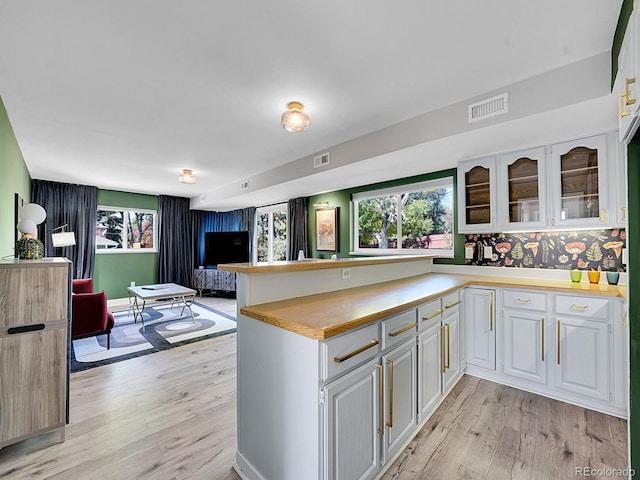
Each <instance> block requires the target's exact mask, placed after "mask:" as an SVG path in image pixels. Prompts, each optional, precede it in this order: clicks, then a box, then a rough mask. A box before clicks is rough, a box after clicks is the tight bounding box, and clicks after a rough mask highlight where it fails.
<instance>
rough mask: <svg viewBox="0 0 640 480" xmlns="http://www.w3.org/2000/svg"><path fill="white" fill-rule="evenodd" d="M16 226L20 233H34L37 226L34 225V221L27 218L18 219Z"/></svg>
mask: <svg viewBox="0 0 640 480" xmlns="http://www.w3.org/2000/svg"><path fill="white" fill-rule="evenodd" d="M16 228H17V229H18V230H19V231H20V232H22V233H34V232H35V231H36V229H37V228H38V227H37V226H36V222H34V221H33V220H29V219H28V218H27V219H24V220H20V221H19V222H18V225H16Z"/></svg>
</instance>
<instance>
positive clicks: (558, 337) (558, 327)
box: [558, 320, 560, 365]
mask: <svg viewBox="0 0 640 480" xmlns="http://www.w3.org/2000/svg"><path fill="white" fill-rule="evenodd" d="M558 365H560V320H558Z"/></svg>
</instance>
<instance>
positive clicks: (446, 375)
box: [442, 310, 462, 395]
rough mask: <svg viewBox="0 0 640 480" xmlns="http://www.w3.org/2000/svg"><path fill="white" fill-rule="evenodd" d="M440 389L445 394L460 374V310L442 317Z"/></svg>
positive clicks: (456, 381)
mask: <svg viewBox="0 0 640 480" xmlns="http://www.w3.org/2000/svg"><path fill="white" fill-rule="evenodd" d="M442 348H443V353H442V358H443V361H444V365H443V369H442V370H443V372H442V375H443V378H442V383H443V385H442V389H443V391H444V394H445V395H446V394H447V393H448V392H449V391H450V390H451V389H452V388H453V387H454V386H455V384H456V383H458V380H459V379H460V377H461V376H462V370H461V368H460V311H459V310H456V311H454V312H452V313H451V314H450V315H449V316H447V317H445V318H443V319H442Z"/></svg>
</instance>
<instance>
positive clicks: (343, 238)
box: [307, 168, 464, 264]
mask: <svg viewBox="0 0 640 480" xmlns="http://www.w3.org/2000/svg"><path fill="white" fill-rule="evenodd" d="M451 176H453V185H454V192H455V191H457V187H456V182H457V178H456V169H455V168H452V169H449V170H442V171H440V172H433V173H428V174H424V175H416V176H414V177H406V178H401V179H397V180H390V181H388V182H381V183H375V184H371V185H364V186H361V187H356V188H350V189H346V190H338V191H335V192H329V193H323V194H320V195H313V196H311V197H309V200H308V203H307V206H308V209H309V222H308V226H309V233H308V235H309V256H312V257H314V258H330V257H331V255H333V254H336V255H337V256H338V257H339V258H343V257H348V256H349V251H351V250H352V239H351V230H352V229H351V222H352V218H353V212H351V195H353V194H354V193H360V192H367V191H370V190H377V189H381V188H390V187H396V186H399V185H407V184H409V183H416V182H424V181H427V180H435V179H437V178H443V177H451ZM319 202H328V203H329V207H338V242H339V250H338V251H337V252H325V251H321V252H319V251H318V250H316V238H315V231H316V219H315V211H316V209H317V208H323V207H314V206H313V204H314V203H319ZM457 203H458V199H457V197H456V195H455V194H454V199H453V212H454V214H453V215H454V219H453V221H454V232H455V251H454V258H446V259H436V260H435V263H457V264H462V263H464V236H463V235H458V234H457V225H458V218H457V216H458V205H457Z"/></svg>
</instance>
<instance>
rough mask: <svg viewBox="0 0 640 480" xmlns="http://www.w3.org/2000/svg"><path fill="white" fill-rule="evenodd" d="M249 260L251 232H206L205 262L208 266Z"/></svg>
mask: <svg viewBox="0 0 640 480" xmlns="http://www.w3.org/2000/svg"><path fill="white" fill-rule="evenodd" d="M248 261H249V232H246V231H242V232H205V236H204V263H205V265H206V266H207V267H215V266H217V265H219V264H221V263H243V262H248Z"/></svg>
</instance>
